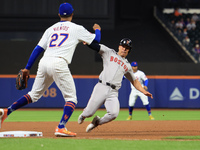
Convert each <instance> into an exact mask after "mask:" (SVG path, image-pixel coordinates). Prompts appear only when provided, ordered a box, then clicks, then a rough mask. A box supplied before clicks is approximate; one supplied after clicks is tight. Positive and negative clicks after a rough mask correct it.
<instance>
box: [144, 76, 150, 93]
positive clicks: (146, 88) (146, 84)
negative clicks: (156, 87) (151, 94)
mask: <svg viewBox="0 0 200 150" xmlns="http://www.w3.org/2000/svg"><path fill="white" fill-rule="evenodd" d="M148 82H149V81H148V79H146V80H145V81H144V89H145V90H146V91H147V90H148V87H147V86H148Z"/></svg>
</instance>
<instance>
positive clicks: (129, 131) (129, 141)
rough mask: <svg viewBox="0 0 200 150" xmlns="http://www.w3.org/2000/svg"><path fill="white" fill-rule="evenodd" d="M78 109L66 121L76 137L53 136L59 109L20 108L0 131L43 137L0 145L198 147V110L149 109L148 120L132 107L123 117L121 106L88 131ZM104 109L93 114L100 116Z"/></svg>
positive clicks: (21, 148)
mask: <svg viewBox="0 0 200 150" xmlns="http://www.w3.org/2000/svg"><path fill="white" fill-rule="evenodd" d="M81 112H82V109H76V110H75V111H74V113H73V115H72V117H71V118H70V121H69V122H68V124H67V128H68V130H70V131H73V132H76V133H77V137H55V136H54V130H55V127H56V126H57V125H58V122H59V120H60V118H61V116H62V109H20V110H18V111H15V112H14V113H12V114H11V115H10V116H9V117H8V118H7V119H6V120H5V122H4V124H3V126H2V128H1V129H0V132H4V131H38V132H42V133H43V137H26V138H16V137H15V138H0V149H14V150H32V149H34V150H35V149H37V150H40V149H42V150H51V149H52V150H55V149H59V150H62V149H63V150H64V149H65V150H66V149H70V150H79V149H80V150H86V149H87V150H90V149H99V150H106V149H109V150H116V149H117V150H121V149H122V150H126V149H137V150H144V149H148V150H160V149H162V150H188V149H191V150H199V149H200V110H198V109H178V110H177V109H152V114H153V116H154V117H155V119H156V120H153V121H151V120H148V116H147V112H146V110H145V109H135V110H134V111H133V120H131V121H127V120H126V118H127V117H128V110H127V109H121V111H120V114H119V116H118V118H117V119H116V120H115V121H113V122H110V123H107V124H105V125H102V126H98V127H97V128H95V129H94V130H93V131H92V132H91V133H86V132H85V128H86V126H87V125H88V124H89V123H90V121H91V120H92V118H93V117H91V118H87V119H86V120H85V122H84V123H83V124H81V125H79V124H78V123H77V118H78V116H79V114H81ZM105 112H106V111H105V110H104V109H101V110H98V111H97V112H96V115H99V116H100V117H102V116H103V115H104V114H105Z"/></svg>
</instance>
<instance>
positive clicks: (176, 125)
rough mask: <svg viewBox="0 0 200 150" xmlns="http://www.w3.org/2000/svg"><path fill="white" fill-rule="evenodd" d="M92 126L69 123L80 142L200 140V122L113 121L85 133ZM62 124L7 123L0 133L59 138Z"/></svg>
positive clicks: (68, 126) (69, 128)
mask: <svg viewBox="0 0 200 150" xmlns="http://www.w3.org/2000/svg"><path fill="white" fill-rule="evenodd" d="M89 123H90V122H88V121H86V122H84V123H83V124H81V125H79V124H78V123H77V122H70V121H69V122H68V123H67V126H66V127H67V129H68V130H69V131H72V132H76V133H77V136H76V137H64V138H77V139H124V140H125V139H126V140H161V139H163V138H165V137H169V136H197V135H198V136H199V135H200V120H196V121H156V120H154V121H151V120H149V121H112V122H110V123H107V124H104V125H101V126H98V127H97V128H95V129H94V130H93V131H92V132H90V133H86V132H85V129H86V127H87V125H88V124H89ZM57 125H58V122H5V123H4V124H3V126H2V128H1V129H0V132H4V131H38V132H43V137H44V138H63V137H55V135H54V130H55V127H56V126H57Z"/></svg>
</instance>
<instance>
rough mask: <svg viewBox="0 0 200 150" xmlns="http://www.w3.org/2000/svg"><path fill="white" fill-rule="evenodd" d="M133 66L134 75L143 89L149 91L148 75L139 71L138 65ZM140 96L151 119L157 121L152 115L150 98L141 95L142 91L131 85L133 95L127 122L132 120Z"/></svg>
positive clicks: (131, 94) (133, 63)
mask: <svg viewBox="0 0 200 150" xmlns="http://www.w3.org/2000/svg"><path fill="white" fill-rule="evenodd" d="M131 66H132V69H133V72H134V75H135V77H136V78H137V80H138V81H139V82H140V83H141V85H142V87H143V88H144V89H145V90H148V88H147V85H148V78H147V77H146V75H145V73H144V72H143V71H141V70H138V63H137V62H132V63H131ZM138 96H139V97H140V99H141V100H142V103H143V105H144V106H145V107H146V109H147V112H148V115H149V119H150V120H155V119H154V117H153V116H152V115H151V107H150V105H149V101H148V97H147V96H146V95H144V94H143V93H141V92H140V91H138V90H137V89H136V88H135V87H134V86H133V85H132V84H131V93H130V95H129V117H128V118H127V120H132V112H133V108H134V105H135V102H136V100H137V98H138Z"/></svg>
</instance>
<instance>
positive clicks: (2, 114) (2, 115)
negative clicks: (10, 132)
mask: <svg viewBox="0 0 200 150" xmlns="http://www.w3.org/2000/svg"><path fill="white" fill-rule="evenodd" d="M7 112H8V109H7V108H6V109H0V128H1V126H2V124H3V121H4V120H5V119H6V118H7V117H8V116H7Z"/></svg>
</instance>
